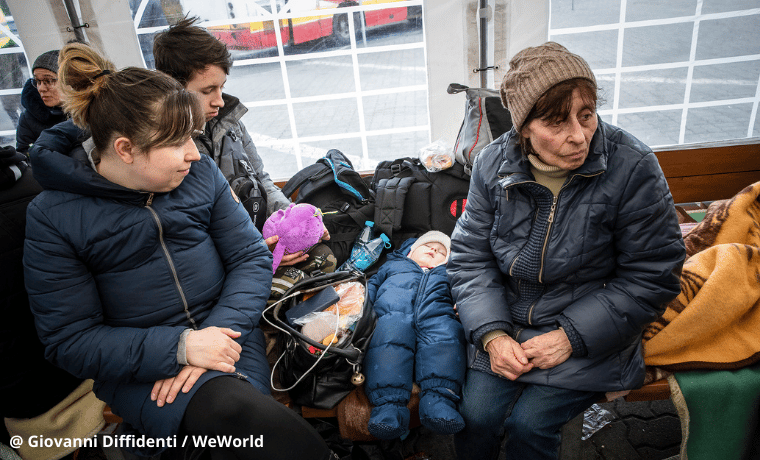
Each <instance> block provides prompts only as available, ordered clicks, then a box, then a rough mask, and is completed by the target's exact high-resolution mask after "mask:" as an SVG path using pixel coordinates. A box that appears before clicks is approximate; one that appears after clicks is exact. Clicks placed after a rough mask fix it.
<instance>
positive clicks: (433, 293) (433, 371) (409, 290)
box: [364, 231, 466, 439]
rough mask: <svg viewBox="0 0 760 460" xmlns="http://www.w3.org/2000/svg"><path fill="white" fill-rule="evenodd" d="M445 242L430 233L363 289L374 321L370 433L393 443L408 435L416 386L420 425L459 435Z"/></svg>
mask: <svg viewBox="0 0 760 460" xmlns="http://www.w3.org/2000/svg"><path fill="white" fill-rule="evenodd" d="M449 247H450V240H449V237H448V236H446V235H445V234H443V233H441V232H438V231H430V232H428V233H425V234H424V235H422V236H421V237H419V238H417V239H414V238H412V239H409V240H406V241H405V242H404V244H402V245H401V247H400V248H399V249H398V250H396V251H394V252H392V253H391V254H390V255H388V258H387V261H386V262H385V263H384V264H383V265H382V267H380V270H379V271H378V272H377V274H376V275H375V276H373V277H372V278H371V279H370V280H369V283H368V288H367V295H368V296H369V299H370V300H371V301H372V304H373V307H374V309H375V311H376V312H377V315H378V320H377V326H376V328H375V333H374V335H373V337H372V342H371V343H370V346H369V349H368V351H367V356H366V358H365V361H364V364H365V365H364V369H365V373H366V376H367V384H366V392H367V397H368V398H369V401H370V403H372V405H374V406H375V407H374V408H373V409H372V413H371V414H370V419H369V425H368V429H369V432H370V433H371V434H372V435H373V436H375V437H376V438H379V439H395V438H398V437H399V436H401V435H403V434H404V433H406V431H407V430H408V429H409V416H410V414H409V409H407V407H406V405H407V403H408V402H409V398H410V397H411V393H412V383H413V382H417V384H418V385H419V386H420V390H421V392H420V422H422V424H423V425H424V426H426V427H428V428H430V429H431V430H433V431H436V432H439V433H441V434H452V433H456V432H458V431H460V430H461V429H462V428H464V420H463V419H462V416H461V415H459V412H457V410H456V402H457V401H458V400H459V393H460V389H461V386H462V384H463V382H464V375H465V367H466V354H465V353H466V351H465V341H464V330H463V329H462V325H461V323H460V322H459V320H458V319H457V317H456V314H455V311H454V305H453V301H452V298H451V288H450V285H449V280H448V277H447V276H446V262H447V261H448V258H449Z"/></svg>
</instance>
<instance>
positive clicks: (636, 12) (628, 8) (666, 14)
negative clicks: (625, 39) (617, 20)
mask: <svg viewBox="0 0 760 460" xmlns="http://www.w3.org/2000/svg"><path fill="white" fill-rule="evenodd" d="M696 10H697V0H668V1H666V2H659V1H655V2H653V1H652V0H627V1H626V5H625V20H626V21H628V22H633V21H646V20H650V19H652V20H657V19H665V18H676V17H679V16H693V15H694V12H695V11H696Z"/></svg>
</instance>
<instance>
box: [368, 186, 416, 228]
mask: <svg viewBox="0 0 760 460" xmlns="http://www.w3.org/2000/svg"><path fill="white" fill-rule="evenodd" d="M415 181H416V179H415V178H414V177H409V176H406V177H398V176H397V177H391V178H390V179H380V182H378V184H377V185H378V187H377V191H376V192H375V193H376V195H375V228H377V229H378V230H379V231H381V232H383V233H385V234H386V235H387V236H388V238H391V239H392V238H393V232H394V231H395V230H399V229H400V228H401V219H402V218H403V217H404V203H405V202H406V195H407V194H408V193H409V188H410V187H411V186H412V184H413V183H414V182H415Z"/></svg>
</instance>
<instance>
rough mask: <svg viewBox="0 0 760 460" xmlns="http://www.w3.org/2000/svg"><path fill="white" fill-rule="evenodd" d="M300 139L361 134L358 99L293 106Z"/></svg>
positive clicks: (305, 103)
mask: <svg viewBox="0 0 760 460" xmlns="http://www.w3.org/2000/svg"><path fill="white" fill-rule="evenodd" d="M293 112H294V114H295V119H296V129H297V131H298V137H309V136H313V137H316V136H324V135H330V134H349V133H357V132H359V110H358V105H357V103H356V99H336V100H327V101H315V102H304V103H298V104H293Z"/></svg>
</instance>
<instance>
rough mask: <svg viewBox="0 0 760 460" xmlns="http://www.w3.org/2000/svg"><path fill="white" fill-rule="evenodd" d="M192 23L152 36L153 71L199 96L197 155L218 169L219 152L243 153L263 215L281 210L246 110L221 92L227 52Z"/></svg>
mask: <svg viewBox="0 0 760 460" xmlns="http://www.w3.org/2000/svg"><path fill="white" fill-rule="evenodd" d="M197 22H198V18H187V17H186V18H184V19H182V20H181V21H180V22H178V23H177V24H175V25H173V26H171V27H169V29H167V30H165V31H163V32H161V33H159V34H157V35H156V38H155V41H154V42H153V55H154V57H155V60H156V70H160V71H162V72H164V73H167V74H169V75H171V76H172V77H174V78H175V79H176V80H177V81H179V82H180V83H182V85H183V86H184V87H185V88H186V89H188V90H190V91H193V92H195V93H196V94H197V95H198V98H199V99H200V101H201V105H202V106H203V112H204V113H205V115H206V128H205V131H204V133H203V134H201V135H200V136H198V137H197V138H196V145H197V146H198V150H199V151H200V152H201V153H205V154H206V155H209V156H210V157H212V158H213V159H214V161H216V163H217V165H219V164H220V159H221V158H222V154H223V149H227V148H237V149H241V148H242V150H243V151H244V153H245V155H246V156H247V157H248V160H249V164H250V166H251V167H253V170H254V174H255V176H256V178H257V179H258V181H259V182H260V183H261V185H262V187H263V191H264V192H265V194H266V202H267V209H266V215H267V216H268V215H270V214H272V213H273V212H275V211H277V210H278V209H284V208H286V207H287V206H288V204H290V200H289V199H288V198H286V197H285V195H283V194H282V191H281V190H280V189H279V188H278V187H277V186H276V185H274V182H272V179H271V178H270V177H269V174H267V173H266V171H264V164H263V162H262V161H261V157H259V154H258V153H257V152H256V147H255V146H254V145H253V140H252V139H251V136H250V134H248V130H247V129H246V128H245V125H244V124H243V122H242V120H241V119H242V117H243V115H244V114H245V113H246V112H247V111H248V109H247V108H246V107H245V105H243V104H242V103H241V102H240V100H239V99H237V98H236V97H233V96H230V95H229V94H225V93H223V92H222V89H223V88H224V84H225V83H226V82H227V75H228V74H229V72H230V68H231V67H232V57H231V56H230V53H229V51H227V48H226V47H225V46H224V43H222V42H220V41H219V40H217V39H216V38H214V37H213V36H212V35H211V34H209V33H208V32H207V31H206V30H205V29H203V28H202V27H198V26H196V25H195V24H196V23H197ZM229 179H230V178H229V177H228V180H229ZM261 223H262V224H263V221H262V222H261ZM259 227H261V226H260V225H259Z"/></svg>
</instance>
